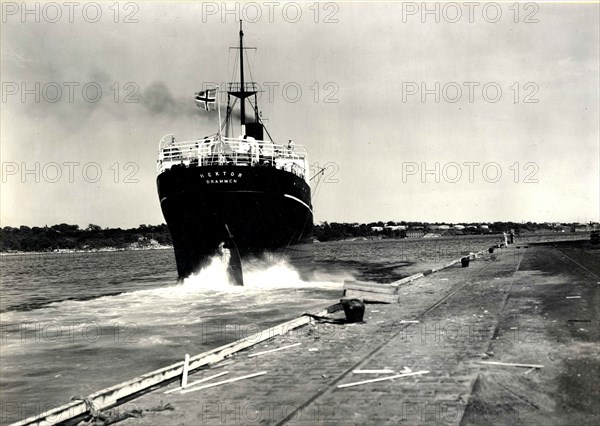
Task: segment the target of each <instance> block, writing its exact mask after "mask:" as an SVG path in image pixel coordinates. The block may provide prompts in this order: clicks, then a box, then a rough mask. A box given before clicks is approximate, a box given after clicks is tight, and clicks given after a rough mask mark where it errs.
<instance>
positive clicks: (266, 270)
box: [182, 249, 348, 292]
mask: <svg viewBox="0 0 600 426" xmlns="http://www.w3.org/2000/svg"><path fill="white" fill-rule="evenodd" d="M267 257H268V256H267ZM229 258H230V255H229V250H227V249H224V250H223V254H222V255H221V256H219V255H216V256H214V257H213V258H212V259H211V261H210V263H209V265H208V266H207V267H205V268H204V269H202V270H200V271H198V272H197V273H194V274H192V275H190V276H189V277H187V278H186V279H185V280H184V281H183V284H182V286H183V287H184V288H186V289H188V290H192V289H204V290H216V291H224V292H242V291H243V292H248V291H251V290H259V291H260V290H265V289H285V288H305V287H321V288H323V287H326V288H328V287H329V288H330V287H339V286H340V285H341V284H342V283H343V280H344V279H347V278H348V277H346V276H340V275H336V276H334V275H329V274H318V276H317V279H316V280H312V281H304V280H303V279H302V278H301V277H300V274H299V273H298V271H297V270H296V269H295V268H294V267H293V266H292V265H290V263H289V262H288V261H287V260H286V259H284V258H278V259H277V260H276V261H273V260H267V259H266V258H256V257H253V258H247V259H244V261H243V270H244V286H243V287H241V286H238V285H235V283H234V282H233V281H232V280H231V278H230V277H229V274H228V272H227V267H228V260H229Z"/></svg>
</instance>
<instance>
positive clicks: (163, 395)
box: [15, 240, 600, 425]
mask: <svg viewBox="0 0 600 426" xmlns="http://www.w3.org/2000/svg"><path fill="white" fill-rule="evenodd" d="M599 258H600V249H599V246H597V245H594V244H592V243H591V242H590V241H589V240H587V241H583V240H582V241H569V242H556V243H546V244H539V245H533V244H530V245H518V244H515V245H509V246H508V247H505V248H495V249H494V247H492V248H489V249H487V248H486V249H485V250H482V251H480V252H477V253H471V254H470V255H469V256H466V257H461V258H459V259H455V260H452V261H450V262H447V263H445V264H442V265H440V266H439V267H438V268H433V269H429V270H426V271H423V272H422V273H418V274H415V275H412V276H409V277H407V278H404V279H402V280H399V281H396V282H393V283H391V284H377V283H363V282H346V283H345V285H344V294H343V295H342V294H340V296H341V297H342V298H345V299H355V298H358V299H362V300H364V301H365V303H366V310H365V312H364V317H363V319H364V322H347V319H345V314H344V311H343V309H342V304H340V303H337V301H335V302H336V303H332V305H331V306H328V307H324V308H323V309H319V310H315V312H313V313H311V314H305V315H302V316H300V317H298V318H293V319H291V320H290V321H288V322H285V323H282V324H279V325H277V326H275V327H272V328H270V329H268V330H263V331H261V332H259V333H257V334H255V335H252V336H248V337H246V338H244V339H241V340H237V341H234V342H231V343H228V344H226V345H224V346H221V347H219V348H216V349H214V350H211V351H208V352H205V353H202V354H198V355H193V356H187V355H186V356H185V357H184V355H185V354H182V361H181V362H178V363H176V364H173V365H169V366H166V367H164V368H161V369H159V370H156V371H152V372H150V373H147V374H144V375H142V376H139V377H136V378H133V379H131V380H128V381H126V382H123V383H120V384H118V385H116V386H113V387H110V388H107V389H102V390H100V391H98V392H95V393H93V394H91V395H89V396H87V397H85V398H81V399H78V400H73V401H71V402H69V403H68V404H65V405H63V406H61V407H57V408H55V409H52V410H48V411H46V412H44V413H41V414H39V415H37V416H34V417H29V418H26V419H23V420H22V421H20V422H18V423H15V425H47V424H78V423H81V422H83V424H98V425H100V424H111V423H114V422H119V424H122V425H167V424H168V425H172V424H174V425H187V424H194V425H196V424H210V425H215V424H278V425H282V424H288V423H289V424H315V423H318V424H320V423H330V424H334V423H335V424H382V423H383V424H407V425H412V424H419V425H421V424H462V425H467V424H515V423H524V424H527V423H529V424H544V425H559V424H561V425H562V424H568V425H575V424H578V425H584V424H598V423H599V422H600V387H599V385H598V383H600V367H599V363H598V360H599V359H600V345H599V341H600V336H599V327H598V320H599V319H600V315H599V309H600V308H599V307H600V303H599V302H600V291H599V290H600V285H599V284H600V266H599V265H600V262H598V260H599ZM466 266H468V267H466ZM374 302H377V303H374Z"/></svg>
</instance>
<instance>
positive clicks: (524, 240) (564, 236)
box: [0, 231, 591, 257]
mask: <svg viewBox="0 0 600 426" xmlns="http://www.w3.org/2000/svg"><path fill="white" fill-rule="evenodd" d="M590 233H591V231H586V232H569V233H564V232H539V233H538V232H528V233H525V234H521V235H520V236H517V237H516V238H517V239H516V241H515V243H514V245H518V244H530V243H535V242H551V241H578V240H588V239H589V238H590ZM426 235H427V234H426ZM547 237H552V238H550V239H547V240H546V239H545V238H547ZM476 238H489V239H493V238H498V240H501V239H502V234H473V235H442V236H439V237H435V238H432V237H429V238H428V237H419V238H408V237H406V238H389V237H387V238H386V237H384V238H367V237H353V238H345V239H340V240H330V241H318V240H315V241H314V243H315V244H331V243H348V242H352V243H354V242H366V241H379V242H380V241H383V240H385V241H396V240H400V241H428V242H429V241H431V242H433V241H448V240H460V239H476ZM532 238H533V239H537V238H544V241H531V239H532ZM172 249H173V246H172V245H156V246H149V247H127V248H116V247H105V248H100V249H90V250H82V249H57V250H55V251H17V252H0V257H4V256H6V257H10V256H35V255H55V254H56V255H60V254H91V253H115V252H127V251H147V250H172Z"/></svg>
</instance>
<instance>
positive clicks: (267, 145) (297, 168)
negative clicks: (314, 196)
mask: <svg viewBox="0 0 600 426" xmlns="http://www.w3.org/2000/svg"><path fill="white" fill-rule="evenodd" d="M175 165H183V166H186V167H205V166H217V165H218V166H222V165H231V166H245V167H275V168H277V169H280V170H285V171H287V172H290V173H294V174H295V175H297V176H299V177H301V178H303V179H304V180H306V182H308V181H309V170H310V169H309V164H308V157H307V153H306V149H305V148H304V146H302V145H295V144H294V143H289V144H287V145H279V144H276V143H273V142H271V141H263V140H256V139H254V138H252V137H246V138H242V137H240V138H237V139H234V138H224V137H222V138H221V139H219V137H218V136H216V135H214V136H210V137H206V138H203V139H197V140H193V141H185V142H179V141H177V140H176V139H175V137H174V136H173V135H167V136H165V137H163V138H162V139H161V141H160V144H159V151H158V161H157V174H161V173H163V172H165V171H166V170H169V169H170V168H171V167H173V166H175Z"/></svg>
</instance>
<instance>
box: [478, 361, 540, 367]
mask: <svg viewBox="0 0 600 426" xmlns="http://www.w3.org/2000/svg"><path fill="white" fill-rule="evenodd" d="M478 364H486V365H501V366H505V367H523V368H544V366H543V365H539V364H515V363H512V362H496V361H478Z"/></svg>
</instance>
